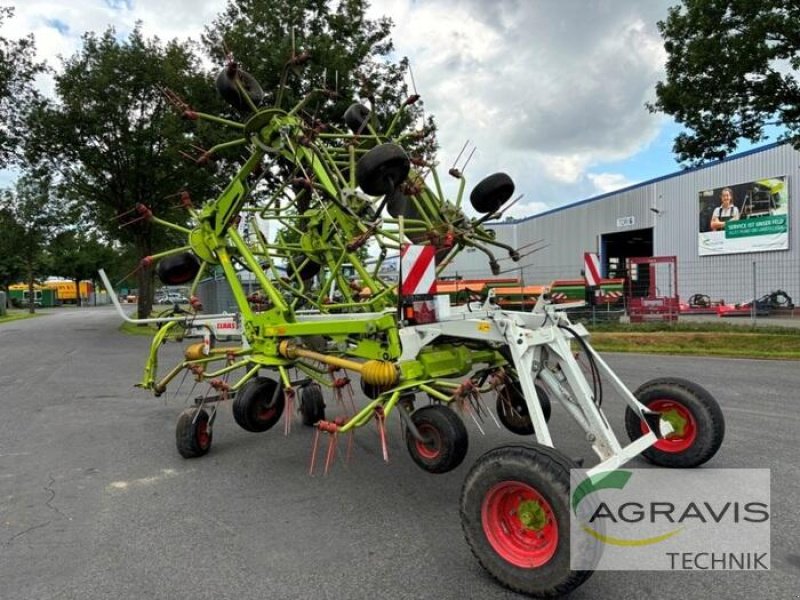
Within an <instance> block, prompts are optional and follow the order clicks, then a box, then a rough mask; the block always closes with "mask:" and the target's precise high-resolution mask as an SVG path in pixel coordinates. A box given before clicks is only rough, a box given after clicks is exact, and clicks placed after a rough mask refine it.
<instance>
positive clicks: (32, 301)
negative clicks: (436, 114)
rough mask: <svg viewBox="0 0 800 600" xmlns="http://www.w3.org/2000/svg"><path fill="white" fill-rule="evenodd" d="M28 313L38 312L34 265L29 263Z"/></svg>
mask: <svg viewBox="0 0 800 600" xmlns="http://www.w3.org/2000/svg"><path fill="white" fill-rule="evenodd" d="M28 312H29V313H31V314H34V313H35V312H36V292H35V290H34V289H33V265H32V264H31V263H30V262H29V263H28Z"/></svg>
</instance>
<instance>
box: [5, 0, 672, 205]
mask: <svg viewBox="0 0 800 600" xmlns="http://www.w3.org/2000/svg"><path fill="white" fill-rule="evenodd" d="M676 1H677V0H646V1H642V0H613V1H611V0H492V1H488V0H373V2H372V7H371V12H372V14H373V15H375V16H378V15H387V16H390V17H391V18H392V19H393V20H394V22H395V29H394V33H393V35H392V37H393V39H394V42H395V46H396V50H397V54H398V56H408V57H409V58H410V60H411V63H412V69H413V73H414V78H415V81H416V88H417V91H418V93H419V94H421V95H422V97H423V99H424V100H425V104H426V109H427V110H428V111H430V112H432V113H433V114H434V115H435V116H436V119H437V122H438V124H439V140H440V144H441V146H442V149H441V151H440V155H439V158H440V160H441V163H442V164H443V165H445V166H446V167H449V166H450V165H451V164H452V162H453V160H454V159H455V158H456V155H457V154H458V152H459V150H460V149H461V148H462V146H463V145H464V143H465V142H466V141H467V140H469V141H470V143H471V146H474V147H475V148H476V151H475V154H474V157H473V158H472V161H471V162H470V164H469V166H468V168H467V170H466V176H467V178H468V182H469V183H470V184H471V185H474V184H475V183H477V182H478V181H479V180H480V178H481V177H483V176H484V175H488V174H489V173H492V172H494V171H500V170H502V171H505V172H507V173H508V174H509V175H511V176H512V177H513V178H514V180H515V181H516V183H517V190H518V192H521V193H523V194H524V198H523V200H521V201H520V202H519V203H518V204H517V205H516V206H515V207H514V208H513V209H512V211H511V213H510V214H513V216H516V217H523V216H528V215H531V214H535V213H537V212H542V211H543V210H547V209H549V208H554V207H557V206H561V205H564V204H568V203H571V202H575V201H578V200H582V199H585V198H588V197H591V196H594V195H597V194H600V193H603V192H607V191H611V190H614V189H619V188H621V187H625V186H627V185H630V184H632V183H636V182H639V181H644V180H646V179H650V178H652V177H656V176H659V175H664V174H667V173H670V172H673V171H675V170H677V169H678V166H677V164H676V163H675V161H674V158H673V156H672V153H671V145H672V137H673V136H674V134H675V133H676V131H677V128H676V127H675V125H674V124H673V123H672V122H671V121H670V120H669V119H667V118H665V117H664V116H662V115H651V114H649V113H648V112H647V110H646V109H645V107H644V104H645V102H646V101H647V100H650V99H652V97H653V93H654V92H653V90H654V85H655V83H656V81H657V80H658V79H660V78H661V77H662V76H663V68H664V61H665V53H664V50H663V46H662V42H661V38H660V37H659V35H658V31H657V28H656V22H657V21H658V20H659V19H664V18H665V17H666V14H667V7H668V6H670V5H672V4H675V3H676ZM9 4H11V5H12V6H14V7H15V10H16V16H15V18H14V19H13V20H11V21H10V22H9V23H7V25H6V27H5V28H4V30H3V34H4V35H5V36H7V37H19V36H20V35H23V34H25V33H29V32H30V33H33V35H34V36H35V39H36V45H37V48H38V51H39V53H40V55H41V56H42V57H44V58H46V59H47V60H48V61H50V62H51V63H52V64H53V66H57V65H58V64H59V61H58V59H57V56H58V55H62V56H69V55H71V54H72V53H73V52H75V51H76V50H77V49H78V48H79V46H80V37H81V35H82V34H83V32H85V31H96V32H102V31H103V30H105V29H106V28H107V27H108V26H109V25H114V26H115V27H116V28H117V31H118V32H119V33H121V34H123V35H124V34H125V33H126V32H128V31H130V30H131V29H132V28H133V26H134V24H135V23H136V21H141V22H142V26H143V31H144V32H145V34H146V35H148V36H151V35H158V36H159V37H160V38H161V39H162V41H164V40H167V39H170V38H173V37H177V38H187V37H195V38H196V37H197V34H198V33H199V32H200V31H201V30H202V28H203V26H204V25H205V24H207V23H209V22H210V21H211V20H212V18H213V17H214V16H215V15H216V14H218V13H219V12H221V10H222V8H223V7H224V6H225V0H168V1H164V0H18V1H16V2H11V3H9V2H4V1H3V0H0V5H9ZM444 170H445V171H446V170H447V169H446V168H445V169H444ZM470 187H471V186H470Z"/></svg>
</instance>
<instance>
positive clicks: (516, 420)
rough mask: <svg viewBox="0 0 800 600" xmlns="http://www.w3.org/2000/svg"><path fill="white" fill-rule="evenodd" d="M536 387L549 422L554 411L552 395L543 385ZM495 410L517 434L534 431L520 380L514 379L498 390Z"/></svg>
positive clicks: (536, 385) (504, 423)
mask: <svg viewBox="0 0 800 600" xmlns="http://www.w3.org/2000/svg"><path fill="white" fill-rule="evenodd" d="M535 387H536V395H537V396H538V397H539V404H541V406H542V412H543V413H544V420H545V421H546V422H548V423H549V422H550V413H551V411H552V406H551V404H550V396H549V395H548V394H547V392H546V391H545V390H544V388H543V387H542V386H541V385H539V384H535ZM495 410H496V411H497V418H498V419H500V422H501V423H502V424H503V426H504V427H505V428H506V429H508V430H509V431H510V432H511V433H516V434H517V435H532V434H533V433H534V427H533V423H532V422H531V416H530V413H529V412H528V404H527V403H526V402H525V396H524V395H523V393H522V388H521V387H520V385H519V382H518V381H514V380H512V381H511V382H510V383H509V384H508V385H505V386H503V389H502V390H498V393H497V403H496V405H495Z"/></svg>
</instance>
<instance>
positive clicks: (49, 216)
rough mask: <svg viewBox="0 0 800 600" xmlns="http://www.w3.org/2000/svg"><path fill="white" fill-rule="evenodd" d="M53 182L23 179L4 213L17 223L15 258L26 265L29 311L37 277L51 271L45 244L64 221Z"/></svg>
mask: <svg viewBox="0 0 800 600" xmlns="http://www.w3.org/2000/svg"><path fill="white" fill-rule="evenodd" d="M51 193H52V192H51V182H50V180H49V179H47V178H46V177H33V176H29V175H26V176H23V177H21V178H20V179H18V180H17V183H16V188H15V189H14V190H13V191H6V192H5V194H4V196H3V199H2V205H1V206H0V211H2V212H3V213H4V214H6V215H7V216H8V217H9V218H10V220H11V221H12V223H13V226H12V230H13V231H15V232H16V234H15V238H16V246H15V248H14V249H12V252H13V254H12V256H15V257H16V260H17V261H18V263H19V264H20V265H21V266H22V274H23V275H24V277H25V281H26V283H27V284H28V309H29V310H30V312H31V313H33V312H35V305H34V301H35V294H34V286H35V282H36V278H37V277H40V276H41V275H43V274H44V273H45V271H46V270H47V265H48V263H47V256H46V254H45V251H44V249H45V244H46V243H47V240H48V239H49V238H50V237H51V236H52V233H53V231H54V230H55V229H56V227H58V225H59V223H60V222H61V218H60V217H61V215H60V211H59V205H58V204H57V203H54V202H52V201H51Z"/></svg>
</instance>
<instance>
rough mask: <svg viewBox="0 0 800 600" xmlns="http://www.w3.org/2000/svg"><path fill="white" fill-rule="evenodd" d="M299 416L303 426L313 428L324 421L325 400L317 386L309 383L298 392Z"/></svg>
mask: <svg viewBox="0 0 800 600" xmlns="http://www.w3.org/2000/svg"><path fill="white" fill-rule="evenodd" d="M300 415H301V416H302V418H303V425H310V426H313V425H316V424H317V423H318V422H320V421H324V420H325V400H324V399H323V398H322V388H321V387H319V384H317V383H309V384H308V385H306V386H303V388H302V389H301V390H300Z"/></svg>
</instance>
